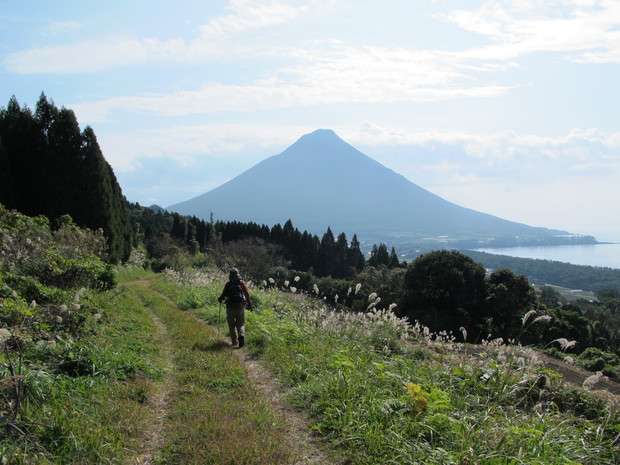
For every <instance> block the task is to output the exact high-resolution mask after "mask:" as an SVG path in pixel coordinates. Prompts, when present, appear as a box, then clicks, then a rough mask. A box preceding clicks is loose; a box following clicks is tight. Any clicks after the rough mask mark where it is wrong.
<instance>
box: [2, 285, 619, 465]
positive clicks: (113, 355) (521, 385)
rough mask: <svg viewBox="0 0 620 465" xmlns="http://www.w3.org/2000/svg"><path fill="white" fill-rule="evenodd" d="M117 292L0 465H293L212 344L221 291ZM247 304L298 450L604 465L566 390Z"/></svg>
mask: <svg viewBox="0 0 620 465" xmlns="http://www.w3.org/2000/svg"><path fill="white" fill-rule="evenodd" d="M144 278H148V283H147V282H146V281H145V280H144ZM122 279H123V281H125V284H123V287H122V289H123V291H122V292H117V295H114V294H113V293H108V294H106V295H104V296H103V299H102V300H101V302H100V305H101V310H102V313H103V315H104V317H103V318H102V319H101V321H100V323H99V324H100V328H99V330H98V331H97V332H96V333H95V335H94V336H93V338H92V339H89V340H88V341H85V342H84V345H83V351H84V354H82V355H83V357H84V358H86V359H88V360H90V361H91V362H92V363H93V364H94V365H96V368H97V369H96V370H95V372H94V374H92V375H88V376H79V377H68V376H57V377H56V378H53V379H51V378H45V379H46V380H47V381H45V383H47V384H45V383H44V382H43V381H42V380H39V384H38V386H39V388H40V389H41V390H46V391H45V392H46V393H47V392H49V395H46V396H41V397H40V399H41V400H40V401H38V402H33V403H31V404H29V405H28V407H27V409H26V411H25V418H28V421H29V422H28V424H29V427H28V431H27V432H28V436H27V437H26V438H25V439H22V442H20V443H15V442H13V443H12V442H10V441H3V442H2V443H0V453H1V454H2V457H3V460H4V461H5V462H6V463H42V464H43V463H75V464H77V463H83V464H87V463H136V464H138V463H166V464H192V463H212V464H227V463H231V464H232V463H236V464H278V463H281V464H288V463H294V462H295V460H297V458H298V457H296V456H295V455H294V454H295V453H294V452H293V449H292V448H291V447H290V446H289V444H288V442H287V438H288V437H287V431H286V428H285V422H283V421H282V419H281V418H279V416H278V414H277V413H276V412H274V411H273V409H272V406H271V405H270V404H269V403H268V402H267V400H266V399H265V397H264V396H263V395H262V393H261V392H260V390H259V389H258V388H257V387H256V386H254V385H253V383H252V382H251V381H250V378H249V376H248V373H247V370H246V367H245V366H244V364H243V361H242V359H241V358H240V357H237V356H236V355H238V353H236V352H235V351H231V350H230V349H229V348H228V347H227V346H226V345H225V344H223V343H222V342H221V340H220V339H219V338H218V335H217V330H216V328H215V327H216V325H217V324H218V320H219V307H218V305H217V300H216V298H217V295H218V294H219V289H220V288H221V285H222V281H221V276H216V277H213V276H211V277H206V278H205V277H204V276H203V277H202V278H200V279H197V278H196V276H191V275H188V276H177V277H176V281H177V282H173V281H172V280H168V279H164V278H163V277H162V276H158V277H153V276H150V275H149V276H129V275H125V276H124V277H123V278H122ZM252 294H253V296H254V297H255V300H256V303H257V305H258V307H259V311H257V312H255V313H250V314H248V321H247V330H248V336H247V342H248V348H247V349H244V350H246V351H249V352H251V353H252V354H253V355H255V356H257V357H260V359H261V360H262V361H263V363H264V364H265V365H266V366H268V367H269V368H270V369H271V371H272V373H273V374H274V376H276V377H277V378H278V379H279V380H280V381H281V382H282V384H283V385H284V386H285V388H286V391H287V393H288V398H289V400H290V402H292V403H294V404H295V405H297V406H298V407H300V408H303V409H305V410H306V411H307V412H309V415H310V418H311V422H312V430H313V432H314V434H315V435H317V436H320V437H323V438H326V439H327V440H328V441H330V442H331V446H332V448H333V449H334V450H335V451H336V453H337V454H338V455H339V456H340V461H342V463H355V464H387V463H420V464H422V463H424V464H442V465H443V464H450V463H454V464H474V463H476V464H478V463H479V464H487V465H492V464H521V463H523V464H525V463H527V464H562V465H565V464H575V463H581V464H614V463H620V455H619V454H618V449H617V448H616V446H612V445H611V442H612V440H613V439H614V438H615V437H616V435H617V434H618V432H620V426H619V424H620V416H619V415H618V411H617V410H616V409H615V408H614V407H613V406H612V405H611V404H607V403H604V402H602V401H600V400H597V399H595V398H593V397H591V396H589V395H587V394H585V393H583V392H581V391H576V390H572V389H566V388H565V387H563V386H562V385H561V384H560V383H558V382H557V377H556V376H555V375H554V374H553V373H550V372H547V371H545V370H544V369H540V368H536V367H535V366H533V363H534V362H533V359H519V358H518V357H516V356H514V355H512V354H511V353H510V351H499V352H497V353H496V354H495V355H494V352H490V353H489V355H488V356H487V357H485V358H471V357H469V356H467V355H465V354H462V353H460V352H458V351H455V349H457V348H458V347H457V346H456V345H452V344H450V343H430V342H428V341H426V340H425V339H424V338H423V337H422V336H421V335H418V336H416V337H415V338H414V339H415V340H413V341H408V342H405V341H403V340H402V339H401V338H400V336H402V334H403V328H402V326H399V324H398V323H394V322H388V321H386V319H385V318H382V317H381V316H380V315H379V316H378V315H375V317H374V321H370V320H371V319H370V318H367V317H365V318H362V317H356V316H352V315H346V314H333V313H331V312H329V311H327V310H326V309H325V308H324V307H322V306H321V305H320V304H319V303H317V302H316V301H314V300H312V299H307V298H304V297H300V296H296V295H295V296H294V295H290V294H283V293H280V292H275V291H267V292H263V291H257V290H252ZM164 295H165V296H167V297H164ZM178 307H182V308H184V309H190V310H191V311H182V310H179V308H178ZM197 317H198V318H197ZM200 320H203V321H205V322H207V323H209V324H211V326H210V327H209V326H207V325H204V324H202V322H201V321H200ZM223 326H224V325H223V324H221V326H220V328H221V331H222V334H223V333H224V331H223ZM431 349H432V350H431ZM30 375H32V376H35V373H34V372H33V373H31V374H30ZM30 386H37V384H36V383H34V382H33V383H31V384H30ZM35 398H36V396H35ZM43 399H44V400H43ZM334 463H335V461H334Z"/></svg>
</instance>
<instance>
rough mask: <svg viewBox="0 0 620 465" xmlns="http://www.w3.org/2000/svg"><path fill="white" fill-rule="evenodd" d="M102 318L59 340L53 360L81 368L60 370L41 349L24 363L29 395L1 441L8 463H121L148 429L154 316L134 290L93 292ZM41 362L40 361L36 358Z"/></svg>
mask: <svg viewBox="0 0 620 465" xmlns="http://www.w3.org/2000/svg"><path fill="white" fill-rule="evenodd" d="M89 305H91V306H94V305H96V306H97V307H98V310H99V311H100V312H101V313H102V315H103V317H102V318H101V320H99V322H98V324H97V326H96V327H93V328H92V330H91V335H90V336H86V337H84V338H82V339H81V340H80V341H72V340H66V341H62V340H59V341H58V342H57V344H56V347H55V348H54V349H50V350H48V352H49V353H48V354H47V357H53V358H54V359H57V360H65V361H67V360H69V361H71V362H73V363H75V364H78V366H83V367H85V368H84V373H82V374H77V373H71V374H64V373H62V372H60V373H58V372H54V371H53V369H52V368H53V364H52V365H45V364H43V363H42V361H43V356H42V354H41V353H38V354H33V355H37V358H35V359H33V360H28V359H25V360H24V370H25V373H27V375H26V376H27V384H26V385H27V389H28V396H27V397H26V399H27V402H26V403H25V405H24V407H23V409H22V412H21V415H20V418H19V425H20V428H21V429H22V431H23V432H24V433H25V434H24V435H21V434H16V432H13V433H12V434H9V435H7V436H5V437H4V439H3V440H2V441H1V442H0V454H1V455H2V460H3V463H27V464H31V463H37V464H48V463H49V464H52V463H54V464H56V463H70V464H73V463H75V464H78V463H122V462H124V461H125V459H127V458H128V457H130V456H131V455H132V451H133V450H134V449H135V448H137V447H139V441H140V440H141V435H140V431H141V430H142V429H144V428H145V427H146V425H145V422H146V421H147V420H148V407H146V406H145V405H144V399H145V398H147V397H148V396H149V393H150V392H151V391H152V390H153V389H154V386H155V384H156V383H157V382H158V380H160V379H161V373H162V370H163V366H162V365H161V360H160V355H161V354H160V351H159V342H160V341H159V340H158V337H157V331H156V330H155V327H154V326H153V321H152V319H151V318H150V317H149V316H148V314H146V313H145V312H144V309H143V307H142V306H141V305H140V304H139V303H138V302H136V300H135V299H134V298H132V296H131V295H129V294H128V293H121V294H120V295H116V296H114V294H113V293H112V292H108V293H105V294H100V295H99V296H94V297H91V299H90V302H89ZM37 360H39V361H37Z"/></svg>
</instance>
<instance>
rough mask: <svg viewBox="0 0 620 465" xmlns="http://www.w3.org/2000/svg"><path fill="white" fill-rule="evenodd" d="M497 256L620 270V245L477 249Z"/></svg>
mask: <svg viewBox="0 0 620 465" xmlns="http://www.w3.org/2000/svg"><path fill="white" fill-rule="evenodd" d="M475 250H477V251H479V252H487V253H492V254H497V255H508V256H510V257H520V258H538V259H542V260H554V261H558V262H566V263H572V264H574V265H590V266H603V267H608V268H617V269H620V243H600V244H584V245H552V246H543V247H505V248H483V249H475Z"/></svg>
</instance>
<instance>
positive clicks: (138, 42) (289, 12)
mask: <svg viewBox="0 0 620 465" xmlns="http://www.w3.org/2000/svg"><path fill="white" fill-rule="evenodd" d="M229 3H230V5H229V7H230V9H231V10H232V13H231V14H227V15H221V16H216V17H214V18H213V19H211V20H209V21H208V22H207V23H205V24H204V25H203V26H201V27H200V28H199V34H198V35H197V36H196V37H194V38H186V37H177V38H175V39H170V40H160V39H158V38H157V37H147V38H138V39H133V38H127V37H107V38H103V39H97V40H84V41H78V42H75V43H71V44H66V45H53V46H47V47H37V48H33V49H28V50H22V51H19V52H14V53H11V54H9V55H8V56H7V57H6V58H5V59H4V67H5V68H6V69H7V70H8V71H10V72H14V73H20V74H36V73H49V74H71V73H91V72H96V71H102V70H106V69H111V68H118V67H122V66H127V65H130V64H135V63H142V62H146V61H152V60H171V61H181V62H192V61H203V60H208V59H211V58H231V57H237V58H239V57H248V56H255V55H256V54H259V53H261V52H260V51H259V50H258V49H257V48H255V47H252V46H249V47H248V46H243V45H238V44H235V43H232V42H230V37H231V36H233V37H234V36H235V35H239V34H244V33H247V32H252V31H255V30H257V29H261V28H268V27H271V26H275V25H278V24H282V23H286V22H288V21H292V20H293V19H295V18H296V17H297V16H299V15H300V14H301V13H302V12H303V11H305V10H306V7H303V6H301V7H293V6H290V5H288V4H284V3H279V2H273V1H266V2H265V1H249V0H231V1H230V2H229ZM78 26H79V23H77V22H66V23H57V24H55V25H52V26H50V28H51V30H55V31H56V32H60V31H61V30H62V29H65V30H66V29H67V28H76V27H78ZM48 29H49V28H48Z"/></svg>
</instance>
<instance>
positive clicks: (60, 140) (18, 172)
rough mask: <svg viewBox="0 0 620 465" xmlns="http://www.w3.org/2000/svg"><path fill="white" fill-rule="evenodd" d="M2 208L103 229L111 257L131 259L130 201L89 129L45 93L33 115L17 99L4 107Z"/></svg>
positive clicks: (0, 117) (0, 128)
mask: <svg viewBox="0 0 620 465" xmlns="http://www.w3.org/2000/svg"><path fill="white" fill-rule="evenodd" d="M0 203H2V204H4V205H5V206H6V207H7V208H12V209H16V210H18V211H20V212H22V213H24V214H26V215H30V216H36V215H45V216H47V217H48V218H51V219H56V218H60V217H61V216H63V215H65V214H70V215H71V217H72V218H73V221H75V222H76V224H78V225H80V226H82V227H87V228H90V229H92V230H97V229H102V230H103V232H104V234H105V236H106V237H107V239H108V254H109V255H108V258H109V260H110V261H112V262H114V263H116V262H120V261H124V260H126V259H127V257H128V256H129V253H130V251H131V247H132V245H133V234H132V229H131V224H130V222H129V215H128V212H127V208H126V202H125V198H124V197H123V194H122V191H121V188H120V186H119V184H118V182H117V180H116V176H115V175H114V172H113V170H112V167H111V166H110V165H109V164H108V163H107V162H106V160H105V158H104V157H103V154H102V153H101V149H100V148H99V144H98V143H97V138H96V136H95V132H94V131H93V129H92V128H91V127H90V126H87V127H86V128H85V129H84V130H83V131H80V127H79V124H78V121H77V119H76V117H75V114H74V113H73V111H72V110H70V109H68V108H64V107H62V108H60V109H59V108H57V107H56V106H55V105H54V102H53V101H50V100H48V99H47V97H46V96H45V94H44V93H42V94H41V96H40V98H39V100H38V102H37V104H36V107H35V110H34V112H33V111H32V110H30V109H29V108H28V107H26V106H24V107H23V108H22V107H20V106H19V103H18V101H17V99H16V98H15V96H13V97H12V98H11V99H10V100H9V103H8V105H7V107H6V108H0Z"/></svg>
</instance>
